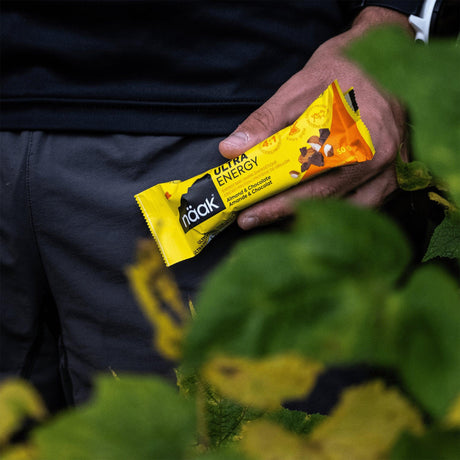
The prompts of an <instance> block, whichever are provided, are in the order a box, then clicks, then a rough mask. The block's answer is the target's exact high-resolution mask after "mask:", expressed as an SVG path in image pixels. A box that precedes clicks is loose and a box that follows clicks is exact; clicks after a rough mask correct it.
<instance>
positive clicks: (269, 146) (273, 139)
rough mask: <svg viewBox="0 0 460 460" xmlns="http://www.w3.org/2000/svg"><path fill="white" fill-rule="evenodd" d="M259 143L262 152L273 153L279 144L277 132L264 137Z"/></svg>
mask: <svg viewBox="0 0 460 460" xmlns="http://www.w3.org/2000/svg"><path fill="white" fill-rule="evenodd" d="M259 145H260V149H261V150H262V152H264V153H273V152H275V151H276V150H278V148H279V146H280V142H279V136H278V134H277V133H276V134H273V136H270V137H268V138H267V139H265V140H264V141H263V142H262V143H261V144H259Z"/></svg>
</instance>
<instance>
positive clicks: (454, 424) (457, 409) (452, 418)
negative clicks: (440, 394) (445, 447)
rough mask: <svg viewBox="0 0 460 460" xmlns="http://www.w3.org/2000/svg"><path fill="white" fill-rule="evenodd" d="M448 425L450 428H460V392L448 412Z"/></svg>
mask: <svg viewBox="0 0 460 460" xmlns="http://www.w3.org/2000/svg"><path fill="white" fill-rule="evenodd" d="M446 425H447V426H448V427H449V428H460V394H459V395H458V396H457V397H456V398H455V401H454V403H453V404H452V407H451V408H450V411H449V413H448V414H447V418H446Z"/></svg>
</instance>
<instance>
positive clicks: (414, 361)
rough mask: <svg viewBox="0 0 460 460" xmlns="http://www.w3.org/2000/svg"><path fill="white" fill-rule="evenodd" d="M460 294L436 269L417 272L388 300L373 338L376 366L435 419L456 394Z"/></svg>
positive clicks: (458, 390) (459, 379)
mask: <svg viewBox="0 0 460 460" xmlns="http://www.w3.org/2000/svg"><path fill="white" fill-rule="evenodd" d="M459 306H460V294H459V289H458V286H457V284H456V283H455V282H454V280H453V279H452V278H451V277H450V276H448V275H447V274H446V273H444V272H443V271H442V270H441V269H439V268H438V267H431V266H426V267H422V268H420V269H419V270H417V271H416V272H415V273H414V275H413V277H412V278H411V279H410V280H409V282H408V284H407V285H406V286H405V287H404V288H403V289H402V290H401V291H400V292H399V293H395V294H394V296H393V298H392V299H390V301H389V302H388V306H387V309H386V310H385V315H384V317H383V318H382V322H383V324H384V327H383V328H382V335H381V336H380V337H379V340H380V343H381V350H380V353H379V359H381V364H386V365H390V366H392V367H393V368H395V369H397V370H398V371H399V373H400V375H401V376H402V377H403V380H404V383H405V385H406V387H407V388H408V389H409V391H410V393H411V394H412V395H414V396H415V398H416V400H417V401H418V402H420V403H421V404H422V406H423V407H424V408H425V409H427V410H428V411H429V412H430V413H431V414H432V415H434V416H435V417H437V418H439V419H441V418H443V417H444V416H445V415H446V414H447V412H448V409H449V407H450V406H451V405H452V404H453V403H454V401H455V398H456V397H457V395H458V394H459V393H460V308H459Z"/></svg>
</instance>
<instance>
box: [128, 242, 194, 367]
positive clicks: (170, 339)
mask: <svg viewBox="0 0 460 460" xmlns="http://www.w3.org/2000/svg"><path fill="white" fill-rule="evenodd" d="M127 276H128V279H129V281H130V284H131V288H132V290H133V292H134V294H135V296H136V298H137V301H138V302H139V305H140V306H141V308H142V310H143V312H144V314H145V315H146V317H147V318H148V320H149V321H150V322H151V324H152V325H153V327H154V329H155V338H154V344H155V346H156V348H157V349H158V351H160V352H161V353H162V354H163V355H164V356H166V357H167V358H169V359H173V360H178V359H179V358H180V357H181V354H182V340H183V336H184V326H185V323H186V322H187V321H188V318H189V311H188V309H187V307H186V306H185V304H184V302H183V300H182V297H181V295H180V292H179V289H178V287H177V285H176V283H175V281H174V279H173V277H172V275H171V273H170V272H169V271H168V269H167V268H166V266H165V264H164V262H163V260H162V258H161V255H160V253H159V251H158V248H157V247H156V246H155V243H154V242H153V241H150V240H142V241H140V242H139V246H138V254H137V261H136V263H135V264H134V265H131V266H129V267H128V268H127Z"/></svg>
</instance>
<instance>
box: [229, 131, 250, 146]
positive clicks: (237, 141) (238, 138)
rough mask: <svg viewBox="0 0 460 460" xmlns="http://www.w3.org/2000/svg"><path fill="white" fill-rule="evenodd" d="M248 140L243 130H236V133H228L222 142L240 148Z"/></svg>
mask: <svg viewBox="0 0 460 460" xmlns="http://www.w3.org/2000/svg"><path fill="white" fill-rule="evenodd" d="M248 140H249V139H248V135H247V134H246V133H245V132H242V131H237V132H236V133H233V134H230V136H228V137H227V139H224V141H223V142H225V144H227V145H229V146H231V147H236V148H241V147H244V146H245V145H246V144H247V143H248Z"/></svg>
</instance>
